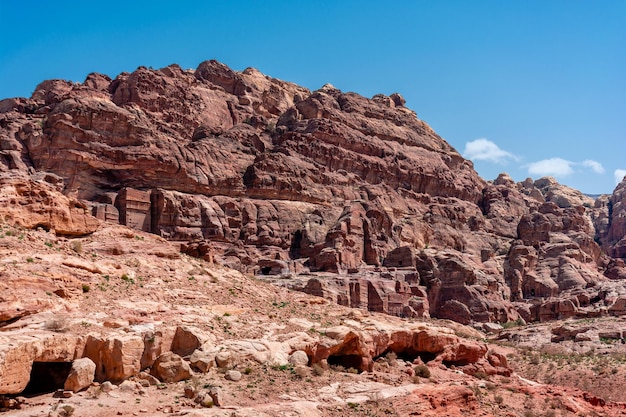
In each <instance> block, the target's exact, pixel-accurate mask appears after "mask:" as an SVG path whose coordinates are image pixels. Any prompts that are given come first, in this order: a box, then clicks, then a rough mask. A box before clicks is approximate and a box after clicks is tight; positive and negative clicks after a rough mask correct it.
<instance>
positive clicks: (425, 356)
mask: <svg viewBox="0 0 626 417" xmlns="http://www.w3.org/2000/svg"><path fill="white" fill-rule="evenodd" d="M390 352H394V353H395V354H396V357H397V358H398V359H399V360H402V361H405V362H414V361H415V360H416V359H417V358H420V359H421V360H422V362H424V363H428V362H430V361H432V360H433V359H435V358H436V357H437V354H436V353H431V352H415V351H410V350H401V351H399V352H395V351H393V350H391V349H388V350H386V351H384V352H383V353H381V354H380V355H378V356H377V357H375V358H374V360H377V359H380V358H385V357H387V355H388V354H389V353H390Z"/></svg>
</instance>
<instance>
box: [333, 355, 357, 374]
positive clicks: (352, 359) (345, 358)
mask: <svg viewBox="0 0 626 417" xmlns="http://www.w3.org/2000/svg"><path fill="white" fill-rule="evenodd" d="M327 361H328V364H329V365H330V366H343V367H344V368H345V369H350V368H354V369H356V370H358V371H359V372H361V371H363V369H361V368H362V366H363V362H362V361H361V356H359V355H331V356H329V357H328V359H327Z"/></svg>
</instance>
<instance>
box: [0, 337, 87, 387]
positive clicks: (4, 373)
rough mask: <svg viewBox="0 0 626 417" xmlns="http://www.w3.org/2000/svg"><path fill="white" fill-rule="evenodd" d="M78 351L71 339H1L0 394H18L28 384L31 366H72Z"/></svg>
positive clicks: (75, 340) (79, 346)
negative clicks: (46, 364) (43, 364)
mask: <svg viewBox="0 0 626 417" xmlns="http://www.w3.org/2000/svg"><path fill="white" fill-rule="evenodd" d="M80 349H81V341H80V339H79V338H77V337H76V336H74V335H65V334H57V333H50V332H37V333H34V334H27V335H12V336H11V338H10V339H9V338H7V337H5V336H2V335H0V394H18V393H20V392H22V391H23V390H24V388H26V386H27V385H28V382H29V380H30V373H31V369H32V366H33V362H72V361H73V360H74V359H75V356H76V352H77V351H79V350H80Z"/></svg>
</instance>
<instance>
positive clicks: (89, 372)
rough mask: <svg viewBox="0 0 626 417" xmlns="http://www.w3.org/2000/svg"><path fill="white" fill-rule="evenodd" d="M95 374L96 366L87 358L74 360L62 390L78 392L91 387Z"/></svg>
mask: <svg viewBox="0 0 626 417" xmlns="http://www.w3.org/2000/svg"><path fill="white" fill-rule="evenodd" d="M95 373H96V364H95V363H94V362H93V361H92V360H91V359H89V358H81V359H76V360H75V361H74V362H72V369H71V370H70V374H69V375H68V377H67V379H66V380H65V385H64V386H63V389H65V390H68V391H73V392H78V391H80V390H83V389H85V388H87V387H89V386H90V385H91V383H92V382H93V381H94V377H95Z"/></svg>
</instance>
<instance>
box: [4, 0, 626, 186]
mask: <svg viewBox="0 0 626 417" xmlns="http://www.w3.org/2000/svg"><path fill="white" fill-rule="evenodd" d="M206 59H217V60H219V61H222V62H224V63H226V64H227V65H229V66H230V67H231V68H233V69H235V70H243V69H245V68H246V67H250V66H252V67H256V68H258V69H259V70H261V71H262V72H264V73H266V74H268V75H271V76H273V77H276V78H281V79H284V80H287V81H293V82H295V83H298V84H300V85H304V86H306V87H308V88H310V89H317V88H319V87H321V86H322V85H323V84H325V83H331V84H333V85H335V86H336V87H337V88H339V89H341V90H343V91H355V92H357V93H360V94H362V95H364V96H368V97H371V96H372V95H374V94H377V93H385V94H391V93H393V92H400V93H401V94H402V95H403V96H404V97H405V98H406V100H407V106H408V107H410V108H412V109H413V110H415V111H416V112H417V114H418V117H420V118H421V119H423V120H425V121H426V122H428V123H429V124H430V125H431V126H432V127H433V128H434V129H435V130H436V131H437V132H438V133H439V134H440V135H441V136H442V137H444V138H445V139H446V140H447V141H448V142H449V143H450V144H452V146H454V147H455V148H456V149H457V150H458V151H459V152H461V153H462V154H463V155H464V156H466V157H468V158H469V159H472V160H473V161H474V163H475V168H476V169H477V171H478V172H479V174H481V175H482V176H483V177H484V178H485V179H493V178H495V177H496V176H497V175H498V173H499V172H507V173H509V174H510V175H511V176H512V177H513V178H514V179H515V180H516V181H521V180H523V179H525V178H526V177H529V176H530V177H532V178H535V179H536V178H539V177H541V176H544V175H552V176H555V177H556V178H557V179H558V180H559V181H560V182H561V183H564V184H567V185H569V186H572V187H574V188H577V189H580V190H581V191H583V192H586V193H610V192H611V191H612V190H613V188H614V187H615V185H616V180H615V177H616V175H617V176H619V175H620V174H621V175H623V174H626V151H625V148H626V1H622V0H614V1H597V2H591V1H579V0H551V1H547V0H543V1H533V0H526V1H521V0H510V1H501V0H498V1H495V0H494V1H487V0H484V1H469V0H464V1H452V0H438V1H435V0H428V1H426V0H422V1H408V0H407V1H396V2H390V1H386V2H377V1H366V0H362V1H313V0H309V1H270V0H266V1H230V2H229V1H189V0H177V1H174V2H172V1H168V2H163V1H156V0H155V1H150V2H147V1H130V2H121V1H117V2H116V1H109V2H86V1H80V2H78V1H63V2H50V1H28V0H24V1H21V2H18V1H15V0H0V98H5V97H14V96H30V94H31V93H32V91H33V89H34V88H35V86H36V85H37V84H38V83H39V82H40V81H42V80H44V79H50V78H62V79H68V80H72V81H83V80H84V78H85V76H86V75H87V74H88V73H90V72H101V73H105V74H108V75H109V76H111V77H115V76H116V75H117V74H119V73H120V72H122V71H133V70H134V69H136V68H137V67H138V66H140V65H144V66H152V67H155V68H159V67H163V66H166V65H169V64H171V63H178V64H180V65H181V66H182V67H184V68H195V67H196V66H197V65H198V64H199V63H200V62H201V61H203V60H206ZM620 170H621V171H620Z"/></svg>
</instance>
